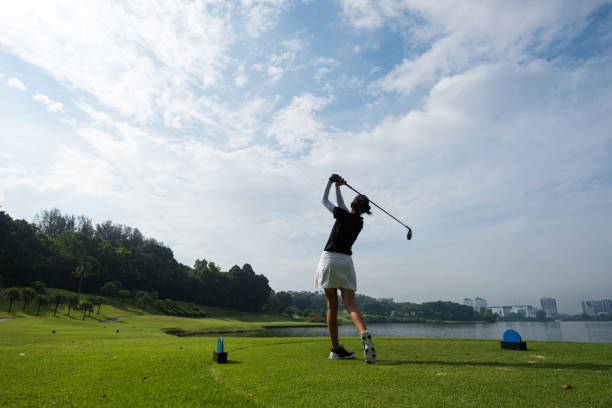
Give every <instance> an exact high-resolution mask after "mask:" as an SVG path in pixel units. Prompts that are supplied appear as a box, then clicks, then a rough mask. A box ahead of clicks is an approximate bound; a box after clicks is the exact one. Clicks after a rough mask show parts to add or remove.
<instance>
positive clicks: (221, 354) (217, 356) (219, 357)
mask: <svg viewBox="0 0 612 408" xmlns="http://www.w3.org/2000/svg"><path fill="white" fill-rule="evenodd" d="M213 360H214V361H216V362H217V363H219V364H225V363H227V353H226V352H225V351H223V337H219V340H217V349H216V350H215V351H213Z"/></svg>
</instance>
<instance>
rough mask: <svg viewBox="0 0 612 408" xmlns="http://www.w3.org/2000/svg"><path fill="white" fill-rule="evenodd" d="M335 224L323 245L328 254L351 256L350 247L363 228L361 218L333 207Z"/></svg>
mask: <svg viewBox="0 0 612 408" xmlns="http://www.w3.org/2000/svg"><path fill="white" fill-rule="evenodd" d="M334 218H335V219H336V222H335V223H334V227H333V228H332V230H331V233H330V234H329V239H328V240H327V244H326V245H325V250H326V251H328V252H340V253H342V254H347V255H352V254H353V252H352V251H351V247H352V246H353V243H354V242H355V240H356V239H357V236H358V235H359V233H360V232H361V229H362V228H363V218H361V216H360V215H357V214H353V213H350V212H348V211H346V210H345V209H342V208H340V207H334Z"/></svg>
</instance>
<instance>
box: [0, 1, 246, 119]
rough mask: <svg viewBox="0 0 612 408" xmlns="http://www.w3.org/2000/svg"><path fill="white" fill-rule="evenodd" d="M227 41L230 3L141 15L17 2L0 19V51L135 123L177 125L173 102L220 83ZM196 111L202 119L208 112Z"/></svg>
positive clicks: (134, 9) (158, 6)
mask: <svg viewBox="0 0 612 408" xmlns="http://www.w3.org/2000/svg"><path fill="white" fill-rule="evenodd" d="M179 21H180V22H181V24H177V22H179ZM84 22H86V23H84ZM234 38H235V32H234V29H233V27H232V24H231V23H230V3H227V4H226V3H224V2H211V3H209V4H206V5H204V4H203V3H200V2H196V3H187V2H176V3H172V4H170V5H168V4H166V3H165V2H161V1H160V2H155V3H151V4H149V7H145V8H143V7H139V6H138V5H133V4H131V3H124V4H115V5H113V6H108V5H106V4H103V3H89V4H83V3H81V2H74V3H73V4H71V5H70V6H66V7H56V6H55V5H51V4H48V5H42V6H41V5H40V4H39V3H37V2H28V1H24V2H19V3H13V4H12V5H10V6H7V7H5V8H4V9H3V13H2V15H1V16H0V43H2V45H3V47H4V48H5V49H6V50H7V51H9V52H12V53H14V54H16V55H18V56H19V57H21V58H22V59H23V60H25V61H27V62H29V63H31V64H33V65H36V66H39V67H41V68H42V69H44V70H45V71H46V72H48V73H49V74H50V75H52V76H53V77H54V78H55V79H57V80H58V81H59V82H62V83H67V84H70V86H72V87H74V88H76V89H79V90H82V91H85V92H87V93H90V94H91V95H93V96H94V97H95V98H97V100H98V101H99V102H100V103H101V104H102V105H103V106H104V107H106V108H107V109H110V110H113V111H116V112H119V113H120V114H121V115H122V116H123V117H125V118H126V119H129V120H135V121H137V122H140V123H151V122H153V121H155V120H159V119H160V117H161V116H162V115H163V116H164V117H163V119H164V120H165V121H166V123H167V124H169V125H174V126H184V125H185V123H186V120H185V114H186V112H185V111H184V110H183V108H184V105H181V104H180V103H178V102H179V101H182V100H192V101H197V100H198V96H199V92H198V91H199V90H207V89H211V88H214V87H216V86H218V85H219V84H220V83H221V82H222V81H223V75H222V70H223V69H225V67H226V65H227V64H228V63H229V61H230V60H229V59H228V57H227V55H226V52H227V49H228V47H229V46H230V44H232V42H233V41H234ZM195 109H196V110H197V111H198V112H199V113H200V115H199V116H200V117H206V114H207V106H205V105H204V106H202V105H200V106H195ZM187 122H188V121H187Z"/></svg>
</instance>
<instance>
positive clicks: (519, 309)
mask: <svg viewBox="0 0 612 408" xmlns="http://www.w3.org/2000/svg"><path fill="white" fill-rule="evenodd" d="M481 309H487V310H490V311H491V313H496V314H497V315H498V316H499V317H507V316H508V315H510V314H513V313H514V314H518V315H521V316H523V317H535V316H536V309H535V308H534V307H533V306H529V305H517V306H481Z"/></svg>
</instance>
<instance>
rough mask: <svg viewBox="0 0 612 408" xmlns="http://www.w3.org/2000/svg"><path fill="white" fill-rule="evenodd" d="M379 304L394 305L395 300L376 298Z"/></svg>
mask: <svg viewBox="0 0 612 408" xmlns="http://www.w3.org/2000/svg"><path fill="white" fill-rule="evenodd" d="M376 301H377V302H387V303H393V298H376Z"/></svg>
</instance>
